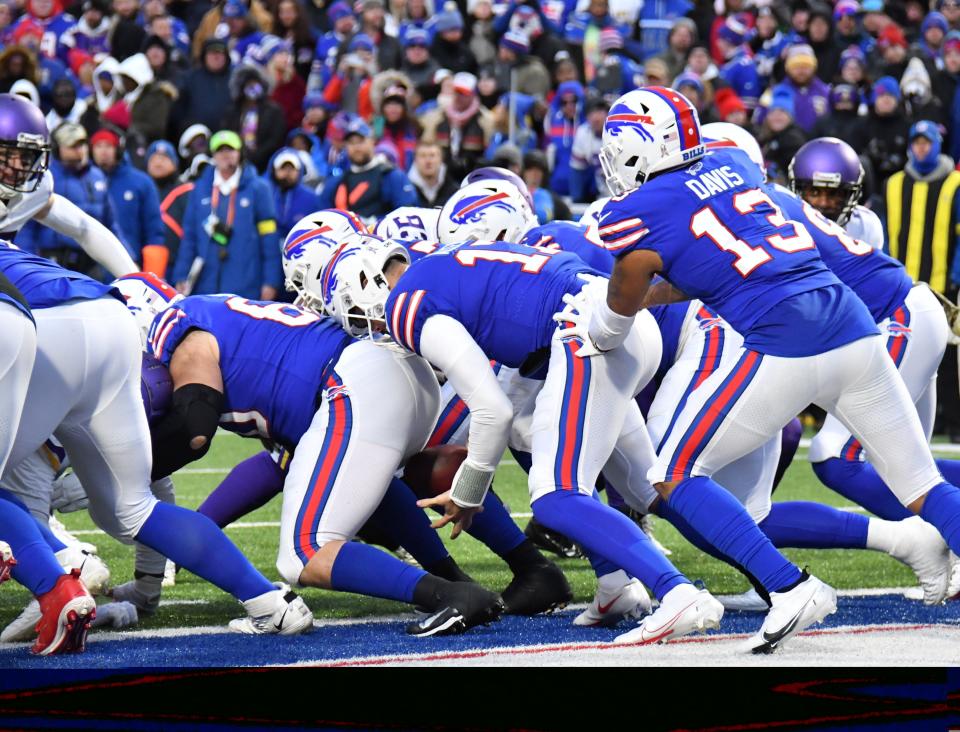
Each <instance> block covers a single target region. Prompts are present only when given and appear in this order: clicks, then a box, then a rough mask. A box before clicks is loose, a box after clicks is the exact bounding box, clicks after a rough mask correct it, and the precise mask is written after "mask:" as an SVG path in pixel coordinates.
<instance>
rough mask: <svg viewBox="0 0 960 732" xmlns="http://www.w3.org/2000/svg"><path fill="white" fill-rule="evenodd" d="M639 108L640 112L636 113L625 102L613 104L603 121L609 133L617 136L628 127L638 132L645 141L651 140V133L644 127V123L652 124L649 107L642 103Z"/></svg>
mask: <svg viewBox="0 0 960 732" xmlns="http://www.w3.org/2000/svg"><path fill="white" fill-rule="evenodd" d="M640 109H641V112H642V114H637V113H636V112H635V111H633V110H632V109H630V107H628V106H627V105H626V104H614V105H613V108H612V109H611V110H610V114H608V115H607V121H606V123H605V125H606V129H607V131H608V132H609V133H610V135H612V136H613V137H617V136H619V135H620V133H621V132H622V131H623V130H624V129H625V128H628V127H629V128H631V129H634V130H636V131H637V132H638V133H640V137H642V138H643V139H644V140H646V141H647V142H653V135H651V134H650V132H649V131H648V130H647V128H646V127H644V125H650V126H651V127H652V126H653V117H651V116H650V109H649V107H647V106H646V105H643V104H641V105H640Z"/></svg>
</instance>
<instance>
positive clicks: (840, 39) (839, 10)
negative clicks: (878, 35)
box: [833, 0, 874, 55]
mask: <svg viewBox="0 0 960 732" xmlns="http://www.w3.org/2000/svg"><path fill="white" fill-rule="evenodd" d="M859 20H860V3H859V2H857V0H838V1H837V4H836V5H834V6H833V22H834V26H835V30H836V46H837V48H838V49H840V50H841V51H842V50H844V49H847V48H850V46H856V47H857V48H859V49H860V50H861V51H863V53H864V55H866V54H868V53H870V52H871V51H872V50H873V45H874V40H873V38H871V37H870V34H869V33H867V32H866V31H865V30H864V29H863V27H862V26H861V24H860V22H859Z"/></svg>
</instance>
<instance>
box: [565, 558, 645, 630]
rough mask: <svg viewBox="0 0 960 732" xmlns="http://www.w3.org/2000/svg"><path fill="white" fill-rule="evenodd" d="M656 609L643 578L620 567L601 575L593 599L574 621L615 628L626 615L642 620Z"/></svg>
mask: <svg viewBox="0 0 960 732" xmlns="http://www.w3.org/2000/svg"><path fill="white" fill-rule="evenodd" d="M608 578H609V579H608ZM652 610H653V606H652V605H651V604H650V595H648V594H647V590H646V588H645V587H644V586H643V584H642V583H641V582H640V580H638V579H636V578H635V577H631V576H629V575H628V574H627V573H626V572H624V571H623V570H622V569H618V570H617V571H616V572H611V573H610V574H607V575H604V576H603V577H601V578H600V581H599V582H598V584H597V593H596V594H595V595H594V596H593V602H591V603H590V607H588V608H587V609H586V610H584V611H583V612H582V613H580V614H579V615H577V617H575V618H574V619H573V624H574V625H587V626H592V627H604V628H612V627H613V626H615V625H617V624H618V623H619V622H620V621H621V620H623V619H624V618H629V619H633V620H640V618H642V617H643V616H644V615H649V614H650V612H651V611H652Z"/></svg>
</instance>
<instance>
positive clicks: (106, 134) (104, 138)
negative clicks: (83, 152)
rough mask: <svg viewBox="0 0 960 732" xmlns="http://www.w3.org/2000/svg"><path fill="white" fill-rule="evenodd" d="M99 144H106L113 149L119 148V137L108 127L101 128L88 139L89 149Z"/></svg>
mask: <svg viewBox="0 0 960 732" xmlns="http://www.w3.org/2000/svg"><path fill="white" fill-rule="evenodd" d="M100 142H106V143H108V144H110V145H112V146H113V147H120V135H118V134H117V133H116V132H114V131H113V130H111V129H109V128H108V127H101V128H100V129H99V130H97V131H96V132H94V133H93V135H92V136H91V137H90V147H93V146H94V145H96V144H97V143H100Z"/></svg>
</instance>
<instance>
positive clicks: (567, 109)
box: [544, 81, 586, 196]
mask: <svg viewBox="0 0 960 732" xmlns="http://www.w3.org/2000/svg"><path fill="white" fill-rule="evenodd" d="M585 119H586V116H585V112H584V91H583V86H582V85H581V84H580V82H579V81H565V82H563V83H562V84H560V85H559V86H558V87H557V94H556V96H555V97H554V98H553V101H552V102H551V103H550V109H549V110H548V112H547V118H546V120H544V124H545V126H546V134H547V156H548V158H549V161H550V165H551V166H552V167H553V174H552V175H551V177H550V188H551V190H553V191H555V192H557V193H559V194H560V195H561V196H566V195H569V193H570V155H571V152H572V151H573V139H574V135H575V134H576V131H577V127H579V126H580V125H581V124H582V123H583V122H584V120H585Z"/></svg>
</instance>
